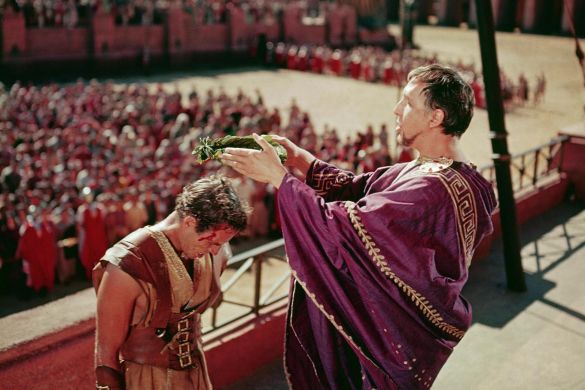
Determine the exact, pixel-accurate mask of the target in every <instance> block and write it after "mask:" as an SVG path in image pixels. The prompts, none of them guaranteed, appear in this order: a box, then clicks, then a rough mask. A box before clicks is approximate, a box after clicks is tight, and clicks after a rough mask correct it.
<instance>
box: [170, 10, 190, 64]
mask: <svg viewBox="0 0 585 390" xmlns="http://www.w3.org/2000/svg"><path fill="white" fill-rule="evenodd" d="M167 29H168V30H167V31H168V35H167V39H168V42H167V47H168V50H169V54H174V53H182V52H185V51H186V50H187V48H188V42H187V30H186V28H185V15H184V13H183V10H182V9H181V8H180V7H179V6H171V8H170V9H169V13H168V19H167Z"/></svg>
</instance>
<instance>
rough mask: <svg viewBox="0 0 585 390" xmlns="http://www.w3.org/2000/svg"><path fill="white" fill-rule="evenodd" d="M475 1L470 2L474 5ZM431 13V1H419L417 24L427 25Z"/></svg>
mask: <svg viewBox="0 0 585 390" xmlns="http://www.w3.org/2000/svg"><path fill="white" fill-rule="evenodd" d="M474 2H475V1H472V3H474ZM432 12H433V1H432V0H419V1H418V10H417V14H418V15H417V23H418V24H427V23H428V22H429V16H430V15H431V13H432Z"/></svg>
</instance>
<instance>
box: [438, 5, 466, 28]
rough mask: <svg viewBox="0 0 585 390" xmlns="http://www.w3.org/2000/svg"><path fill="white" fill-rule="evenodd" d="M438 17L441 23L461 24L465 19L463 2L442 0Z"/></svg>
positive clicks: (449, 24) (448, 24)
mask: <svg viewBox="0 0 585 390" xmlns="http://www.w3.org/2000/svg"><path fill="white" fill-rule="evenodd" d="M437 17H438V18H439V24H442V25H446V26H459V23H461V22H462V21H463V4H462V1H461V0H440V1H439V5H438V9H437Z"/></svg>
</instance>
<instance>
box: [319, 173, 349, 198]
mask: <svg viewBox="0 0 585 390" xmlns="http://www.w3.org/2000/svg"><path fill="white" fill-rule="evenodd" d="M349 181H351V176H350V175H348V174H347V173H345V172H336V173H315V174H313V182H314V185H313V189H314V190H315V191H316V192H317V194H319V196H325V195H326V194H327V192H328V191H329V190H331V189H332V188H333V189H334V188H340V187H342V186H344V185H345V184H347V183H348V182H349Z"/></svg>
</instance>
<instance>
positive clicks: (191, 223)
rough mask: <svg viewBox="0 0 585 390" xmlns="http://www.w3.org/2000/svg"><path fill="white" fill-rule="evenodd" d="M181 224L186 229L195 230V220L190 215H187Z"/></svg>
mask: <svg viewBox="0 0 585 390" xmlns="http://www.w3.org/2000/svg"><path fill="white" fill-rule="evenodd" d="M183 224H184V225H185V226H186V227H188V228H193V229H197V220H196V219H195V217H193V216H192V215H187V216H186V217H185V218H183Z"/></svg>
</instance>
